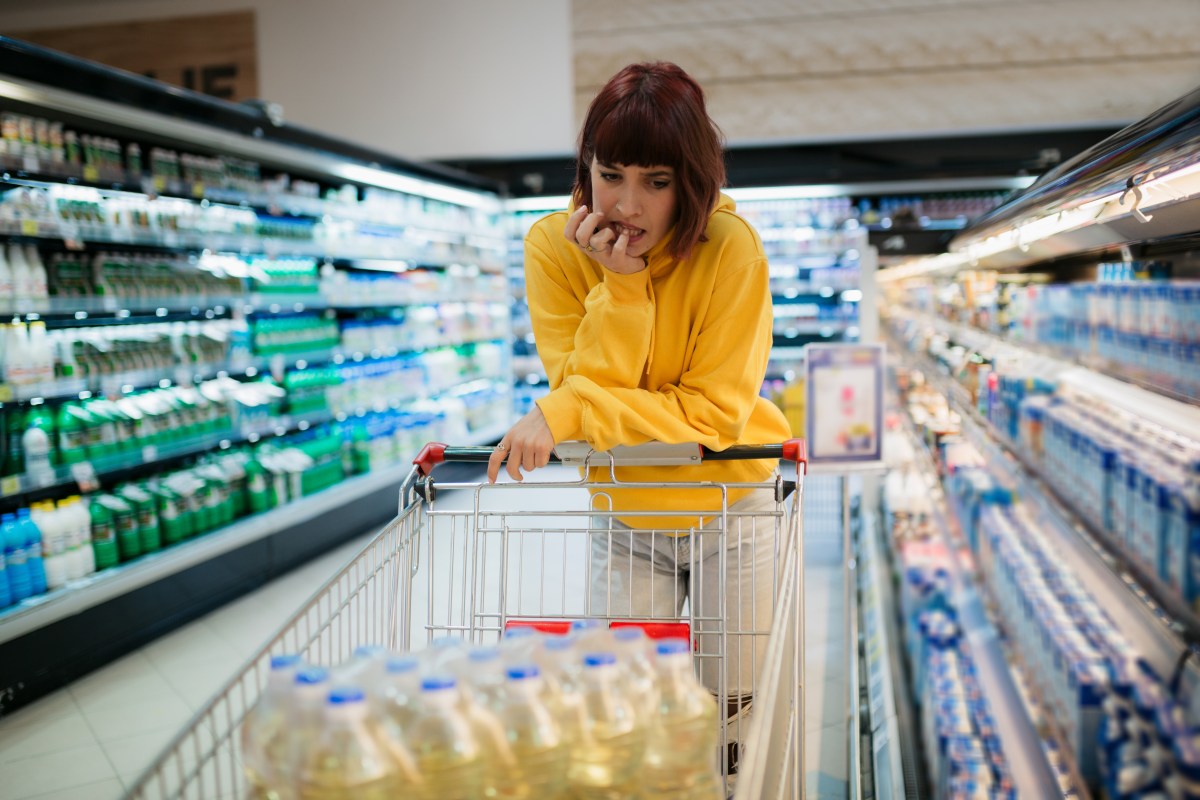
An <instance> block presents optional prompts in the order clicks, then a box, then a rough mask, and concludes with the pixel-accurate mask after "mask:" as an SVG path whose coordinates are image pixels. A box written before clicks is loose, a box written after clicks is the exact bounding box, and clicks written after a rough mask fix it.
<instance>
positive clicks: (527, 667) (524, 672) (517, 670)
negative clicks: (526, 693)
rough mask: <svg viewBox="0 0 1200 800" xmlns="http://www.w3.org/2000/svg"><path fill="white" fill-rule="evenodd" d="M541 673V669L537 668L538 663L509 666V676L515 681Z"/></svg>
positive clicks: (534, 676)
mask: <svg viewBox="0 0 1200 800" xmlns="http://www.w3.org/2000/svg"><path fill="white" fill-rule="evenodd" d="M541 674H542V673H541V670H539V669H538V668H537V665H536V664H520V665H517V666H514V667H509V668H508V677H509V679H510V680H514V681H523V680H525V679H526V678H536V677H537V676H538V675H541Z"/></svg>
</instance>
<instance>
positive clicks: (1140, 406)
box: [889, 306, 1200, 436]
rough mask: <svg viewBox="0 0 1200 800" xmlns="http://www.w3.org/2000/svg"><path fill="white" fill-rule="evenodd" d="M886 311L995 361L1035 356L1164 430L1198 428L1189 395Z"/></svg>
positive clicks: (1054, 373) (1080, 387)
mask: <svg viewBox="0 0 1200 800" xmlns="http://www.w3.org/2000/svg"><path fill="white" fill-rule="evenodd" d="M889 313H890V316H891V317H892V318H893V319H895V320H911V321H913V322H914V323H917V324H919V325H922V326H924V327H926V328H928V329H930V330H934V331H937V332H938V333H940V334H942V335H945V336H948V337H950V338H951V339H953V341H955V342H956V343H959V344H962V345H963V346H965V347H970V348H973V349H974V350H975V351H976V352H979V353H981V354H985V355H987V356H988V357H990V358H992V359H995V360H998V361H1004V360H1011V361H1017V360H1022V359H1023V360H1029V359H1036V360H1037V363H1038V364H1039V367H1040V369H1041V371H1042V372H1043V373H1044V374H1045V376H1046V377H1047V378H1049V379H1053V380H1055V381H1057V382H1058V383H1059V384H1061V385H1063V386H1065V387H1068V388H1070V389H1071V390H1073V391H1076V392H1079V393H1080V394H1083V395H1087V396H1089V397H1094V398H1097V399H1098V400H1100V401H1102V402H1103V403H1105V404H1107V405H1110V406H1112V407H1114V408H1118V409H1121V410H1123V411H1125V412H1128V413H1131V414H1135V415H1137V416H1139V417H1140V418H1142V419H1144V420H1146V421H1148V422H1152V423H1154V424H1156V425H1159V426H1161V427H1163V428H1165V429H1168V430H1171V431H1175V432H1177V433H1179V434H1183V435H1186V436H1195V433H1196V431H1200V407H1198V406H1197V403H1196V402H1195V400H1194V399H1190V398H1178V397H1176V396H1173V395H1172V394H1166V393H1163V392H1161V391H1158V390H1157V388H1156V387H1154V386H1152V385H1148V384H1144V383H1140V382H1133V381H1130V380H1128V379H1127V378H1126V377H1124V376H1123V375H1121V374H1116V373H1109V372H1106V371H1104V370H1102V369H1096V368H1095V367H1094V366H1089V365H1086V364H1085V365H1081V362H1080V361H1076V360H1074V359H1072V358H1064V355H1066V354H1064V353H1062V352H1061V351H1058V350H1056V349H1054V348H1049V347H1045V346H1039V345H1037V344H1030V343H1026V342H1012V341H1009V340H1007V339H1004V338H1002V337H999V336H996V335H995V334H992V333H989V332H987V331H983V330H980V329H978V328H975V327H972V326H968V325H963V324H961V323H956V322H951V321H949V320H945V319H942V318H940V317H936V316H933V315H932V314H927V313H925V312H920V311H915V310H912V309H906V308H900V307H895V306H893V307H891V309H890V312H889Z"/></svg>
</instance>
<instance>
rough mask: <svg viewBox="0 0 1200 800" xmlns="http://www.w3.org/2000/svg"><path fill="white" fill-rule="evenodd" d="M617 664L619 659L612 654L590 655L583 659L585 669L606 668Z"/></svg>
mask: <svg viewBox="0 0 1200 800" xmlns="http://www.w3.org/2000/svg"><path fill="white" fill-rule="evenodd" d="M615 663H617V657H616V656H615V655H613V654H612V653H588V654H587V655H586V656H584V657H583V665H584V666H585V667H604V666H608V665H609V664H615Z"/></svg>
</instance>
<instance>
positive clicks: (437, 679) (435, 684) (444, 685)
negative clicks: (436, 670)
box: [421, 675, 458, 692]
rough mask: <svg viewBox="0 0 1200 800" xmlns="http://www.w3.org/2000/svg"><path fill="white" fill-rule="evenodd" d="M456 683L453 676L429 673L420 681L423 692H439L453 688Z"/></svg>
mask: <svg viewBox="0 0 1200 800" xmlns="http://www.w3.org/2000/svg"><path fill="white" fill-rule="evenodd" d="M457 685H458V683H457V682H456V681H455V680H454V678H451V677H448V676H445V675H431V676H430V677H428V678H425V679H424V680H422V681H421V691H423V692H441V691H444V690H446V689H453V688H454V687H455V686H457Z"/></svg>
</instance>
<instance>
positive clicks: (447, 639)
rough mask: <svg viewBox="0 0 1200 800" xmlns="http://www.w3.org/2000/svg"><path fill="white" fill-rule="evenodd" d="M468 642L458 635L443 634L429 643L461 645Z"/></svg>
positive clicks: (434, 644) (446, 645) (450, 645)
mask: <svg viewBox="0 0 1200 800" xmlns="http://www.w3.org/2000/svg"><path fill="white" fill-rule="evenodd" d="M464 644H466V642H464V641H463V640H462V639H460V638H458V637H457V636H441V637H439V638H437V639H434V640H433V641H432V642H430V643H429V646H430V647H460V646H462V645H464Z"/></svg>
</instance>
